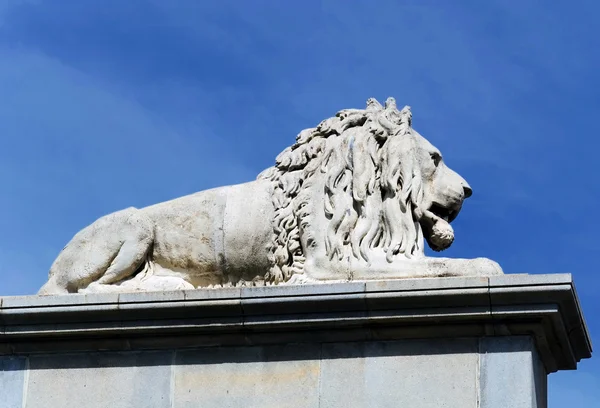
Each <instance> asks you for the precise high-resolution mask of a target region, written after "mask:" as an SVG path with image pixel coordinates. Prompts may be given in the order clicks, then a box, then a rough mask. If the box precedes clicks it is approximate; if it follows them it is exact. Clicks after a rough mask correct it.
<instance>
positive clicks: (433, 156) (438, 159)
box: [430, 152, 442, 167]
mask: <svg viewBox="0 0 600 408" xmlns="http://www.w3.org/2000/svg"><path fill="white" fill-rule="evenodd" d="M430 155H431V160H433V164H434V165H435V167H437V166H438V165H439V164H440V162H441V161H442V156H440V154H439V153H438V152H432V153H430Z"/></svg>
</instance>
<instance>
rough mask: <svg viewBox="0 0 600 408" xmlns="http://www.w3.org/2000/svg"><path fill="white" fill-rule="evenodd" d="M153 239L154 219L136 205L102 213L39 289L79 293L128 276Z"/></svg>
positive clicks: (62, 255)
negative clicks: (90, 286) (105, 214)
mask: <svg viewBox="0 0 600 408" xmlns="http://www.w3.org/2000/svg"><path fill="white" fill-rule="evenodd" d="M153 241H154V227H153V223H152V222H151V220H150V219H149V218H148V217H146V216H145V215H143V214H142V213H140V211H139V210H137V209H135V208H128V209H126V210H122V211H118V212H116V213H113V214H109V215H107V216H105V217H102V218H100V219H98V220H97V221H95V222H94V223H92V224H91V225H90V226H88V227H86V228H84V229H83V230H81V231H80V232H78V233H77V234H76V235H75V236H74V237H73V239H72V240H71V241H70V242H69V243H68V244H67V245H66V246H65V248H64V249H63V250H62V252H61V253H60V254H59V256H58V257H57V259H56V261H55V262H54V264H53V265H52V267H51V268H50V274H49V279H48V283H46V284H45V285H44V286H43V287H42V288H41V289H40V291H39V292H38V293H39V294H46V295H52V294H61V293H76V292H78V291H80V290H81V289H85V288H86V287H88V286H89V285H93V284H96V283H97V284H100V285H107V286H108V285H111V284H114V283H117V282H118V281H121V280H124V279H126V278H127V277H129V276H131V275H132V274H133V273H135V271H136V270H137V269H138V267H139V266H140V265H141V264H142V262H143V261H144V259H145V256H146V254H148V251H150V249H151V248H152V243H153Z"/></svg>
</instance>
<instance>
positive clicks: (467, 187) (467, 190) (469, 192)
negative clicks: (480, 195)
mask: <svg viewBox="0 0 600 408" xmlns="http://www.w3.org/2000/svg"><path fill="white" fill-rule="evenodd" d="M463 190H464V192H465V198H469V197H471V196H472V195H473V190H471V186H470V185H468V184H466V183H465V184H463Z"/></svg>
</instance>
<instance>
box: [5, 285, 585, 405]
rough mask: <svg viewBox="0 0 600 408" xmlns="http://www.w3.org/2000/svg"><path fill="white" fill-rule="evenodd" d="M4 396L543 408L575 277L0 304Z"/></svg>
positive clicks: (21, 401)
mask: <svg viewBox="0 0 600 408" xmlns="http://www.w3.org/2000/svg"><path fill="white" fill-rule="evenodd" d="M0 306H1V311H0V325H1V328H0V330H1V331H0V369H1V371H0V406H1V407H3V408H4V407H5V408H13V407H19V408H22V407H26V408H36V407H43V408H54V407H57V408H58V407H60V408H71V407H78V408H79V407H110V408H121V407H123V408H124V407H157V408H163V407H164V408H183V407H203V408H204V407H219V408H221V407H244V408H250V407H261V408H263V407H278V408H280V407H293V408H303V407H315V408H316V407H320V408H326V407H344V408H349V407H410V408H421V407H436V408H437V407H457V408H459V407H460V408H466V407H473V408H500V407H502V408H504V407H512V408H520V407H523V408H526V407H527V408H533V407H535V408H543V407H546V394H547V392H546V377H547V375H548V374H549V373H552V372H555V371H557V370H567V369H575V368H576V365H577V362H578V361H579V360H580V359H582V358H589V357H590V356H591V344H590V339H589V336H588V332H587V329H586V327H585V323H584V319H583V316H582V314H581V310H580V307H579V304H578V301H577V298H576V294H575V289H574V286H573V283H572V280H571V276H570V275H506V276H500V277H492V278H440V279H410V280H395V281H372V282H349V283H344V284H323V285H306V286H277V287H263V288H236V289H213V290H192V291H181V292H168V293H160V292H156V293H134V294H120V295H119V294H102V295H100V294H98V295H70V296H47V297H38V296H26V297H5V298H2V299H1V304H0Z"/></svg>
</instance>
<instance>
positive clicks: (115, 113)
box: [0, 0, 600, 408]
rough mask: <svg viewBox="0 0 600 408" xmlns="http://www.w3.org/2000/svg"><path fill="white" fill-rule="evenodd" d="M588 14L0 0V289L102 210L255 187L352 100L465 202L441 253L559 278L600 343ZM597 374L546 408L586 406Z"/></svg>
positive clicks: (574, 377) (43, 270) (592, 37)
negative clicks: (399, 117)
mask: <svg viewBox="0 0 600 408" xmlns="http://www.w3.org/2000/svg"><path fill="white" fill-rule="evenodd" d="M599 17H600V3H598V2H597V1H595V0H589V1H586V0H570V1H564V0H553V1H547V0H512V1H508V0H505V1H500V0H486V1H481V0H457V1H448V0H410V1H409V0H407V1H386V0H377V1H373V0H364V1H363V0H351V1H348V0H339V1H338V0H332V1H326V0H323V1H312V0H304V1H301V2H300V1H296V2H292V1H280V0H270V1H266V0H252V1H242V0H237V1H232V0H220V1H218V2H213V1H210V2H209V1H198V0H179V1H177V2H172V1H166V0H160V1H158V0H157V1H151V0H128V1H122V0H104V1H87V0H59V1H44V0H40V1H35V0H1V1H0V61H2V62H1V63H0V135H1V136H0V141H1V145H0V146H1V147H0V187H1V188H2V194H1V198H0V231H2V234H0V293H1V294H2V295H16V294H32V293H35V292H36V291H37V289H38V288H39V287H40V286H41V285H42V284H43V282H44V281H45V278H46V276H47V271H48V268H49V266H50V264H51V263H52V261H53V259H54V257H55V256H56V255H57V254H58V252H59V251H60V250H61V249H62V247H63V246H64V244H65V243H66V242H67V241H68V240H69V239H70V238H71V237H72V236H73V234H74V233H76V232H77V231H78V230H79V229H81V228H82V227H84V226H86V225H88V224H89V223H91V222H92V221H94V220H95V219H96V218H98V217H99V216H101V215H104V214H107V213H109V212H112V211H115V210H118V209H122V208H125V207H128V206H131V205H133V206H136V207H142V206H145V205H149V204H152V203H156V202H158V201H163V200H167V199H171V198H174V197H177V196H181V195H184V194H188V193H192V192H195V191H198V190H202V189H206V188H209V187H214V186H219V185H224V184H232V183H238V182H244V181H248V180H252V179H253V178H254V177H255V176H256V175H257V174H258V173H259V172H260V171H261V170H262V169H264V168H265V167H268V166H270V165H272V164H273V161H274V158H275V156H276V155H277V154H278V153H279V152H280V151H281V150H282V149H283V148H285V147H286V146H288V145H289V144H291V143H292V142H293V140H294V137H295V136H296V134H297V133H298V132H299V131H300V130H301V129H303V128H306V127H312V126H314V125H316V124H317V123H318V122H319V121H320V120H321V119H324V118H326V117H329V116H331V115H333V114H334V113H335V112H336V111H338V110H340V109H342V108H350V107H363V106H364V103H365V101H366V99H367V98H368V97H371V96H374V97H376V98H378V99H380V100H384V99H385V98H386V97H387V96H394V97H395V98H396V99H397V100H398V104H400V105H403V104H409V105H411V106H412V108H413V115H414V122H413V124H414V127H415V128H416V129H418V130H419V132H420V133H421V134H423V135H424V136H425V137H427V138H428V139H429V140H430V141H431V142H432V143H434V144H435V145H436V146H437V147H439V148H440V149H441V151H442V152H443V153H444V155H445V157H446V161H447V162H448V163H449V165H450V166H451V167H453V168H454V169H456V170H457V171H458V172H459V173H461V174H462V175H463V176H464V177H465V178H466V179H467V180H468V181H469V183H470V184H471V186H472V187H473V189H474V195H473V197H472V198H470V199H469V200H468V201H467V202H466V203H465V206H464V210H463V212H462V214H461V216H460V217H459V218H458V219H457V220H456V222H455V230H456V235H457V238H456V242H455V244H454V245H453V246H452V248H451V249H450V250H448V251H447V253H446V254H445V255H447V256H457V257H458V256H460V257H475V256H487V257H490V258H492V259H495V260H497V261H498V262H499V263H500V264H501V265H502V266H503V268H504V269H505V271H506V272H507V273H516V272H519V273H555V272H571V273H573V275H574V277H575V281H576V284H577V288H578V291H579V295H580V297H581V302H582V305H583V308H584V312H585V313H586V318H587V321H588V325H589V328H590V331H591V334H592V337H593V338H598V336H599V335H600V318H599V317H597V316H595V315H594V313H595V312H596V311H597V310H598V307H599V305H600V300H598V296H597V295H596V294H597V293H598V287H599V286H600V277H598V275H597V272H596V270H597V254H598V250H597V244H596V242H597V241H595V239H597V238H596V237H597V234H598V230H600V223H599V221H598V218H597V214H596V213H595V209H597V207H598V204H597V203H598V201H599V199H600V184H599V183H598V181H597V177H598V170H597V167H598V159H597V155H598V150H597V149H598V147H600V142H599V141H598V137H599V135H600V121H598V112H599V111H600V93H599V92H598V90H599V89H600V76H599V74H598V73H599V72H600V52H599V51H600V25H598V23H597V21H598V18H599ZM598 389H600V364H599V363H596V362H595V361H594V360H588V361H584V362H583V363H581V365H580V369H579V370H578V371H576V372H562V373H558V374H553V375H551V376H550V407H554V408H557V407H564V406H567V404H568V406H574V407H584V406H590V407H591V406H600V395H599V392H598Z"/></svg>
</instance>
